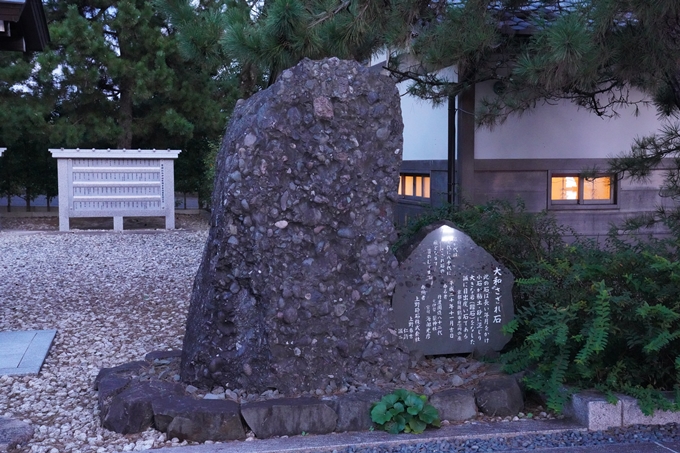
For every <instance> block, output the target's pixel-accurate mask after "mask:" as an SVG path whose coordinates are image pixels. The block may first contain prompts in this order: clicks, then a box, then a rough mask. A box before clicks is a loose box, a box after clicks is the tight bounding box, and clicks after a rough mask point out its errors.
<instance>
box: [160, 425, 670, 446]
mask: <svg viewBox="0 0 680 453" xmlns="http://www.w3.org/2000/svg"><path fill="white" fill-rule="evenodd" d="M563 431H570V432H573V431H583V432H586V431H587V430H586V429H585V428H583V427H582V426H580V425H578V424H576V423H574V422H570V421H567V422H565V421H558V420H553V421H526V422H513V423H488V424H482V423H480V424H466V425H457V426H447V427H442V428H441V429H438V430H428V431H426V432H425V433H423V434H420V435H406V434H401V435H396V436H395V435H390V434H387V433H384V432H377V431H375V432H358V433H340V434H328V435H318V436H304V437H303V436H295V437H290V438H278V439H263V440H257V439H256V440H253V441H249V442H236V441H235V442H227V443H223V444H214V445H199V446H190V447H189V446H187V447H172V448H161V449H157V450H154V453H293V452H296V453H314V452H321V451H332V450H334V449H338V450H340V449H344V448H347V447H355V448H372V447H373V448H374V447H378V446H392V447H396V446H399V445H414V446H415V445H417V444H422V443H424V442H437V441H455V440H471V439H490V438H499V437H504V438H509V437H516V436H521V435H540V434H553V433H558V432H563ZM418 451H420V450H418ZM527 451H532V452H535V453H680V442H678V443H639V444H608V445H596V446H591V447H562V448H545V449H532V450H521V449H520V450H512V451H508V450H506V451H505V453H526V452H527ZM433 452H436V450H433Z"/></svg>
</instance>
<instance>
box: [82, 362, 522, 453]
mask: <svg viewBox="0 0 680 453" xmlns="http://www.w3.org/2000/svg"><path fill="white" fill-rule="evenodd" d="M177 360H179V351H155V352H151V353H149V354H147V355H146V357H145V360H140V361H135V362H129V363H125V364H123V365H120V366H116V367H112V368H103V369H102V370H101V371H100V372H99V375H98V376H97V377H96V379H95V381H94V388H95V389H96V390H98V392H99V411H100V419H101V421H102V425H103V426H104V427H105V428H107V429H110V430H112V431H116V432H118V433H122V434H129V433H136V432H141V431H144V430H146V429H148V428H150V427H153V428H155V429H157V430H159V431H161V432H165V433H167V435H168V437H177V438H178V439H182V440H184V439H186V440H190V441H196V442H204V441H206V440H213V441H228V440H239V439H245V438H246V430H247V429H250V430H252V431H253V433H254V434H255V435H256V436H257V437H258V438H268V437H274V436H294V435H300V434H302V433H307V434H326V433H331V432H345V431H366V430H369V429H371V428H372V427H374V426H375V425H374V424H373V421H372V420H371V415H370V412H371V409H372V407H373V404H374V403H375V402H377V401H379V400H380V399H381V398H382V397H383V396H384V395H385V394H386V393H388V392H389V391H390V390H378V389H374V390H365V391H362V392H357V393H345V394H339V395H334V396H325V397H322V398H309V397H306V398H278V399H271V400H267V401H258V402H249V403H245V402H244V403H242V404H238V403H236V402H234V401H229V400H225V399H198V398H196V397H195V396H193V395H192V394H191V392H190V391H188V390H187V389H185V386H184V385H183V384H179V383H175V382H167V381H161V380H158V379H157V378H153V379H150V378H148V376H149V375H148V374H147V373H146V372H147V370H148V369H150V368H151V367H153V366H155V365H159V364H164V363H165V364H167V363H168V362H171V361H177ZM149 379H150V380H149ZM194 390H195V388H194ZM475 398H476V394H475V391H474V390H467V389H449V390H442V391H440V392H436V393H434V394H433V395H432V396H431V397H430V403H431V404H432V405H433V406H434V407H435V408H436V409H437V410H438V411H439V413H440V418H441V419H442V420H449V421H463V420H468V419H471V418H475V417H476V416H477V415H478V412H477V404H476V402H475ZM513 415H514V414H513Z"/></svg>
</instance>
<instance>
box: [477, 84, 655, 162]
mask: <svg viewBox="0 0 680 453" xmlns="http://www.w3.org/2000/svg"><path fill="white" fill-rule="evenodd" d="M491 87H492V83H491V82H489V83H484V84H479V85H478V87H477V93H476V99H477V103H479V102H480V101H481V99H483V98H485V97H491V96H493V92H492V88H491ZM632 96H634V97H635V98H636V99H642V95H641V94H639V93H638V94H633V95H632ZM617 112H618V113H619V116H618V117H615V118H604V117H598V116H597V115H595V114H594V113H592V112H590V111H588V110H585V109H583V108H579V107H578V106H576V105H575V104H573V103H571V102H569V101H561V102H559V103H557V104H542V105H538V106H536V107H535V108H533V109H532V110H529V111H527V112H525V113H524V114H522V115H521V116H518V115H513V116H511V117H509V118H508V120H507V121H506V122H505V123H503V124H501V125H498V126H495V127H494V128H493V129H489V128H477V129H476V130H475V132H474V133H475V159H563V158H571V159H593V158H607V157H610V156H614V155H617V154H620V153H621V152H624V151H627V150H628V149H630V145H631V144H632V143H633V140H634V139H635V138H636V137H640V136H644V135H650V134H653V133H654V132H656V131H657V130H658V128H659V124H660V123H659V120H658V118H657V114H656V109H655V108H654V107H653V106H644V105H643V106H640V107H639V109H638V111H637V113H638V114H637V116H636V109H635V107H632V106H631V107H628V108H620V109H617Z"/></svg>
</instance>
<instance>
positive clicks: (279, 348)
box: [181, 58, 407, 393]
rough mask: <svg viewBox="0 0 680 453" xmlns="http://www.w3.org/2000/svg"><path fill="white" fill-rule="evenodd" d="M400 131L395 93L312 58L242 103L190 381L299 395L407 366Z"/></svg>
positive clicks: (225, 149)
mask: <svg viewBox="0 0 680 453" xmlns="http://www.w3.org/2000/svg"><path fill="white" fill-rule="evenodd" d="M402 128H403V125H402V121H401V109H400V103H399V93H398V92H397V89H396V87H395V85H394V83H393V82H392V81H390V80H389V79H388V78H387V77H384V76H382V75H380V74H379V73H378V72H376V71H374V70H371V69H369V68H366V67H363V66H361V65H359V64H357V63H355V62H346V61H341V60H338V59H335V58H331V59H327V60H323V61H310V60H304V61H302V62H301V63H300V64H298V65H297V66H295V67H294V68H292V69H289V70H286V71H284V72H283V73H282V74H281V76H280V77H279V80H278V81H277V82H276V83H274V84H273V85H272V86H271V87H270V88H268V89H267V90H264V91H262V92H260V93H257V94H256V95H254V96H253V97H252V98H250V99H249V100H247V101H245V102H242V103H240V104H239V105H238V106H237V108H236V110H235V111H234V113H233V115H232V119H231V122H230V124H229V126H228V128H227V132H226V134H225V136H224V140H223V142H222V148H221V150H220V154H219V158H218V167H217V177H216V184H215V191H214V194H213V204H212V205H213V214H212V225H211V229H210V236H209V238H208V242H207V245H206V248H205V252H204V255H203V262H202V264H201V266H200V269H199V271H198V275H197V277H196V280H195V283H194V290H193V295H192V299H191V308H190V310H189V317H188V321H187V331H186V336H185V340H184V348H183V356H182V365H181V376H182V380H183V381H185V382H191V383H195V384H199V385H206V386H207V385H213V384H219V385H223V386H227V387H231V388H245V389H248V390H251V391H252V390H255V391H265V390H267V389H269V388H276V389H278V390H279V391H282V392H284V393H295V392H299V391H305V390H313V389H318V388H322V389H323V388H325V387H326V386H327V385H332V384H333V383H335V384H336V385H338V386H340V385H341V383H342V382H343V381H344V382H352V381H354V382H368V381H370V380H371V379H372V378H374V377H389V376H391V375H392V373H394V372H400V371H401V370H402V369H403V368H404V367H405V366H406V364H407V355H406V354H405V353H404V352H403V351H402V350H400V349H399V347H398V343H399V342H398V338H397V336H396V331H395V330H394V321H393V316H392V312H391V306H390V301H391V294H392V291H393V290H394V287H395V285H396V280H395V272H396V269H397V261H396V259H395V257H394V256H393V255H392V253H391V252H390V249H389V248H390V245H391V244H392V243H393V241H394V240H395V239H396V234H395V231H394V227H393V224H392V203H393V200H395V199H396V196H397V187H398V180H399V166H400V160H401V147H402Z"/></svg>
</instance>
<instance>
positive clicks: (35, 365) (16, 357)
mask: <svg viewBox="0 0 680 453" xmlns="http://www.w3.org/2000/svg"><path fill="white" fill-rule="evenodd" d="M56 333H57V331H56V330H28V331H17V332H0V376H4V375H15V374H38V372H39V371H40V367H42V364H43V362H44V361H45V357H46V356H47V352H48V351H49V350H50V346H51V345H52V340H54V335H55V334H56Z"/></svg>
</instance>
